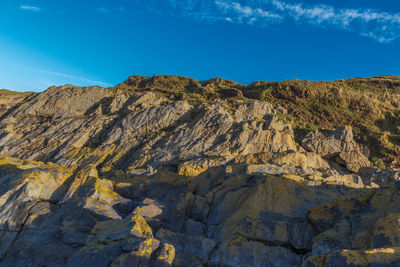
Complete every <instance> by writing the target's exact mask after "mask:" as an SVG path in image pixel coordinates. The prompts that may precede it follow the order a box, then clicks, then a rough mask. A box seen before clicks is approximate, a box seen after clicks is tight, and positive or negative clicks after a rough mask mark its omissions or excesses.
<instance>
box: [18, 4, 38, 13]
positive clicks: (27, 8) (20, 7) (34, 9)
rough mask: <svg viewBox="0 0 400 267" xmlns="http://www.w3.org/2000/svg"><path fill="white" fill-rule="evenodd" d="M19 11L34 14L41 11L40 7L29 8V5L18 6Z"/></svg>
mask: <svg viewBox="0 0 400 267" xmlns="http://www.w3.org/2000/svg"><path fill="white" fill-rule="evenodd" d="M19 9H22V10H28V11H34V12H39V11H42V9H41V8H40V7H38V6H30V5H20V6H19Z"/></svg>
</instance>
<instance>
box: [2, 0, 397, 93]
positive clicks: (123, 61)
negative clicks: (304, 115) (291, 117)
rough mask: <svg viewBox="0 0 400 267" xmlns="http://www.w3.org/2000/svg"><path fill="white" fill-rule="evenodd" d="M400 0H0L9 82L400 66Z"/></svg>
mask: <svg viewBox="0 0 400 267" xmlns="http://www.w3.org/2000/svg"><path fill="white" fill-rule="evenodd" d="M399 62H400V1H397V0H380V1H373V0H346V1H345V0H335V1H333V0H325V1H322V0H309V1H307V0H247V1H245V0H235V1H229V0H201V1H200V0H142V1H140V0H113V1H111V0H108V1H107V0H96V1H88V0H80V1H70V0H68V1H67V0H57V1H55V0H26V1H23V0H21V1H20V0H1V1H0V88H7V89H12V90H17V91H25V90H33V91H41V90H44V89H46V88H47V87H49V86H51V85H62V84H66V83H72V84H76V85H101V86H111V85H115V84H118V83H120V82H122V81H124V80H125V79H126V78H127V77H128V76H129V75H133V74H139V75H154V74H177V75H183V76H189V77H193V78H196V79H199V80H205V79H209V78H212V77H222V78H226V79H232V80H235V81H238V82H240V83H244V84H247V83H250V82H252V81H256V80H276V81H280V80H285V79H294V78H298V79H307V80H334V79H340V78H349V77H360V76H364V77H365V76H376V75H384V74H394V75H400V64H399Z"/></svg>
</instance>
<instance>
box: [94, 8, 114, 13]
mask: <svg viewBox="0 0 400 267" xmlns="http://www.w3.org/2000/svg"><path fill="white" fill-rule="evenodd" d="M96 11H98V12H100V13H103V14H109V13H111V11H110V10H109V9H108V8H105V7H98V8H96Z"/></svg>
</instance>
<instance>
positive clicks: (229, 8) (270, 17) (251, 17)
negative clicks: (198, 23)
mask: <svg viewBox="0 0 400 267" xmlns="http://www.w3.org/2000/svg"><path fill="white" fill-rule="evenodd" d="M215 5H216V6H217V7H218V8H219V10H220V12H222V14H224V15H226V17H225V20H226V21H229V22H238V23H246V24H251V25H253V24H255V23H257V22H261V23H265V21H267V22H274V21H275V22H276V21H281V20H282V19H283V18H282V16H281V15H278V14H276V13H274V12H271V11H267V10H264V9H261V8H254V7H250V6H246V5H241V4H240V3H237V2H224V1H215Z"/></svg>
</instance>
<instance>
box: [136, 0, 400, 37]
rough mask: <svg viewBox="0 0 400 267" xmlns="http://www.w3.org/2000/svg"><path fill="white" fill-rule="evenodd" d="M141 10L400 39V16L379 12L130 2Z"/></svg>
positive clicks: (241, 1) (258, 2)
mask: <svg viewBox="0 0 400 267" xmlns="http://www.w3.org/2000/svg"><path fill="white" fill-rule="evenodd" d="M130 1H131V3H133V4H134V5H136V8H137V9H146V10H147V11H150V12H153V13H157V14H169V15H173V16H181V17H186V18H189V19H195V20H200V21H205V22H208V23H212V22H216V21H225V22H228V23H236V24H248V25H253V26H257V27H265V28H267V27H271V26H276V25H279V24H283V23H292V24H302V25H304V24H309V25H310V26H312V27H322V28H336V29H339V30H343V31H348V32H353V33H355V34H358V35H360V36H365V37H368V38H370V39H373V40H375V41H377V42H380V43H389V42H393V41H394V40H396V39H399V38H400V13H399V14H396V13H388V12H383V11H379V10H375V9H361V8H358V9H357V8H338V7H335V6H332V5H326V4H323V1H322V0H321V2H322V3H321V4H306V1H304V0H303V1H304V2H301V0H298V1H297V2H296V0H146V3H145V4H144V3H143V1H142V0H130Z"/></svg>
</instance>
